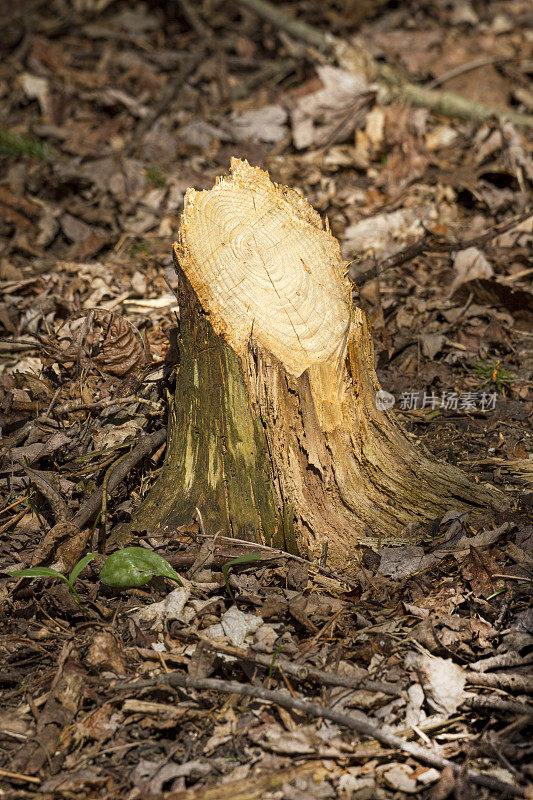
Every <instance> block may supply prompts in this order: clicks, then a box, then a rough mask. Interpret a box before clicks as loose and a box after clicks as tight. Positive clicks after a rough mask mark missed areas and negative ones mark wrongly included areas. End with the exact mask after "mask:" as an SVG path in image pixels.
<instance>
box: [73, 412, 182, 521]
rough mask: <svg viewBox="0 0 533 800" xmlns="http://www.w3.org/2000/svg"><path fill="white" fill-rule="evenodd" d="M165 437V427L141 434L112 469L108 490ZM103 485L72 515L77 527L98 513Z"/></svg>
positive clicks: (122, 478) (111, 489) (119, 481)
mask: <svg viewBox="0 0 533 800" xmlns="http://www.w3.org/2000/svg"><path fill="white" fill-rule="evenodd" d="M166 438H167V432H166V430H165V428H161V430H158V431H155V432H154V433H150V434H147V435H146V436H143V437H142V438H141V440H140V442H139V443H138V445H137V446H136V447H134V448H133V450H132V451H131V452H130V453H128V457H127V458H125V459H124V460H123V461H121V462H120V464H118V466H117V467H116V468H115V469H114V471H113V474H112V475H111V477H110V478H109V483H108V491H109V492H112V491H113V489H115V488H116V487H117V486H118V485H119V483H121V482H122V481H123V480H124V478H125V477H126V475H127V474H128V473H129V472H130V470H131V469H133V467H135V466H136V465H137V464H138V463H139V461H142V459H143V458H144V457H145V456H147V455H149V454H150V453H152V452H153V451H154V450H157V448H158V447H160V446H161V445H162V444H163V442H164V441H165V440H166ZM103 494H104V492H103V487H102V486H100V488H99V489H97V490H96V492H95V493H94V494H93V495H91V497H90V498H89V499H88V500H87V502H85V503H84V504H83V505H82V507H81V508H80V510H79V511H78V513H77V514H75V515H74V517H73V519H72V522H73V524H74V525H77V526H78V527H79V528H83V526H84V525H86V524H87V523H88V522H89V520H90V519H92V518H93V517H94V515H95V514H97V513H98V511H99V510H100V508H101V506H102V497H103Z"/></svg>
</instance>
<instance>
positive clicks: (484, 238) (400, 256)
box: [355, 211, 533, 282]
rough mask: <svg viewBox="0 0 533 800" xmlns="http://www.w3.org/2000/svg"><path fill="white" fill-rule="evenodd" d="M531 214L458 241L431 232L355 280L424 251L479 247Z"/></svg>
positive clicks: (407, 259)
mask: <svg viewBox="0 0 533 800" xmlns="http://www.w3.org/2000/svg"><path fill="white" fill-rule="evenodd" d="M532 216H533V211H525V212H524V213H523V214H520V215H519V216H518V217H515V218H514V219H511V220H507V221H506V222H502V223H500V224H499V225H496V226H495V227H494V228H490V230H488V231H485V232H484V233H480V234H479V235H478V236H472V237H471V238H470V239H462V240H460V241H458V242H446V241H439V240H438V239H437V238H436V237H435V236H433V234H427V235H426V236H424V237H423V238H422V239H420V240H419V241H418V242H414V243H413V244H410V245H409V246H408V247H405V248H404V249H403V250H400V251H399V252H397V253H393V255H391V256H388V258H384V259H383V261H378V263H377V264H376V265H374V266H372V267H371V268H370V269H367V270H365V272H361V273H357V274H356V276H355V280H356V281H361V282H363V281H365V280H366V279H367V278H370V277H374V275H375V273H376V272H377V274H378V275H382V274H383V273H384V272H385V271H386V270H389V269H392V268H393V267H399V266H401V265H402V264H405V263H406V262H407V261H412V260H413V258H416V257H417V256H419V255H422V254H424V253H451V252H456V251H459V250H466V249H467V248H468V247H480V246H481V245H483V244H485V243H486V242H490V241H491V240H492V239H496V238H497V237H498V236H500V235H501V234H502V233H506V232H507V231H509V230H511V228H514V227H516V225H520V224H521V223H522V222H525V220H527V219H529V218H530V217H532Z"/></svg>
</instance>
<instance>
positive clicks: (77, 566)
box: [68, 553, 99, 586]
mask: <svg viewBox="0 0 533 800" xmlns="http://www.w3.org/2000/svg"><path fill="white" fill-rule="evenodd" d="M97 555H99V553H88V554H87V555H86V556H83V558H80V560H79V561H78V563H77V564H74V567H73V569H72V572H71V573H70V575H69V576H68V582H69V583H70V585H71V586H72V585H73V583H74V581H75V580H76V578H77V577H78V575H79V574H80V572H82V570H84V569H85V567H86V566H87V564H90V562H91V561H92V560H93V558H96V556H97Z"/></svg>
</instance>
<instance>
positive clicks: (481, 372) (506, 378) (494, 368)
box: [472, 358, 516, 394]
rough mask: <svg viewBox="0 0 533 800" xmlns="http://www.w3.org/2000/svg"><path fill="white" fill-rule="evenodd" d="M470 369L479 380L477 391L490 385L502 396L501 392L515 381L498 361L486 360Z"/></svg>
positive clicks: (511, 374)
mask: <svg viewBox="0 0 533 800" xmlns="http://www.w3.org/2000/svg"><path fill="white" fill-rule="evenodd" d="M472 369H473V370H474V372H475V373H477V375H478V376H479V378H480V379H481V380H480V383H479V384H478V389H482V388H483V387H484V386H488V385H489V384H490V385H493V386H494V387H495V388H496V389H497V390H498V392H500V394H502V393H503V390H504V389H506V388H507V387H508V386H510V384H511V383H512V382H513V381H515V380H516V377H515V376H514V375H513V373H512V372H509V370H507V369H504V367H502V365H501V362H500V360H499V359H498V360H496V359H495V358H488V359H487V360H486V361H478V362H477V363H476V364H474V365H473V367H472Z"/></svg>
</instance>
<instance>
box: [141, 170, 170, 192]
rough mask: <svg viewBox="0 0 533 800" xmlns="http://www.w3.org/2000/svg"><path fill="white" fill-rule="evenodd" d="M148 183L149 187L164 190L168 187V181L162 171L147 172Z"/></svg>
mask: <svg viewBox="0 0 533 800" xmlns="http://www.w3.org/2000/svg"><path fill="white" fill-rule="evenodd" d="M146 183H147V184H148V186H157V187H158V188H159V189H162V188H163V187H164V186H166V185H167V179H166V178H165V176H164V175H163V173H162V172H160V170H158V169H154V168H151V169H147V170H146Z"/></svg>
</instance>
